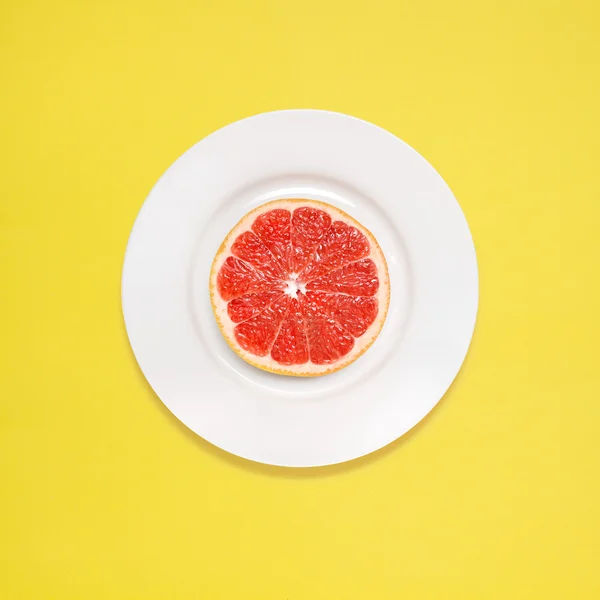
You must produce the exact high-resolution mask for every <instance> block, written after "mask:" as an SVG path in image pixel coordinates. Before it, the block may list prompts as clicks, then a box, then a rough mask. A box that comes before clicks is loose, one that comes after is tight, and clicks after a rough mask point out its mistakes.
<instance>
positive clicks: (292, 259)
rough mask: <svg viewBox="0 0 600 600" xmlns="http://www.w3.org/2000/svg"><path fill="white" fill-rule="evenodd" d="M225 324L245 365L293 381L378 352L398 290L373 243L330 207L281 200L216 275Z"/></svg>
mask: <svg viewBox="0 0 600 600" xmlns="http://www.w3.org/2000/svg"><path fill="white" fill-rule="evenodd" d="M210 293H211V300H212V306H213V310H214V312H215V317H216V319H217V322H218V324H219V326H220V328H221V331H222V333H223V335H224V336H225V339H226V340H227V342H228V343H229V345H230V346H231V347H232V348H233V350H235V351H236V352H237V353H238V354H239V355H240V356H241V357H242V358H243V359H244V360H246V361H247V362H249V363H251V364H253V365H254V366H257V367H259V368H261V369H264V370H267V371H272V372H276V373H280V374H285V375H299V376H314V375H323V374H325V373H328V372H331V371H334V370H337V369H340V368H342V367H344V366H346V365H348V364H350V363H351V362H353V361H354V360H355V359H356V358H358V356H360V355H361V354H362V353H363V352H364V351H365V350H366V349H367V348H368V347H369V346H370V344H371V343H372V342H373V340H374V339H375V338H376V337H377V335H378V334H379V331H380V329H381V327H382V325H383V321H384V320H385V315H386V312H387V306H388V302H389V282H388V274H387V266H386V262H385V258H384V257H383V254H382V252H381V249H380V248H379V245H378V244H377V241H376V240H375V238H374V237H373V235H372V234H371V233H370V232H369V231H368V230H366V229H365V228H364V227H363V226H362V225H360V224H359V223H358V222H356V221H355V220H354V219H352V218H351V217H350V216H349V215H347V214H345V213H343V212H342V211H340V210H339V209H336V208H334V207H333V206H330V205H328V204H324V203H322V202H316V201H312V200H278V201H275V202H270V203H268V204H266V205H263V206H261V207H259V208H258V209H255V210H254V211H252V212H251V213H249V214H247V215H246V216H245V217H244V218H243V219H242V220H241V221H240V222H239V223H238V224H237V225H236V227H234V229H233V230H232V231H231V232H230V234H229V235H228V236H227V238H226V239H225V241H224V242H223V245H222V246H221V248H220V250H219V252H218V253H217V256H216V257H215V261H214V263H213V268H212V270H211V280H210Z"/></svg>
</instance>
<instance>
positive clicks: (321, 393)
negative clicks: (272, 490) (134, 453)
mask: <svg viewBox="0 0 600 600" xmlns="http://www.w3.org/2000/svg"><path fill="white" fill-rule="evenodd" d="M277 198H310V199H314V200H321V201H323V202H327V203H329V204H333V205H335V206H338V207H339V208H341V209H343V210H344V211H346V212H347V213H349V214H350V215H352V216H353V217H354V218H356V219H357V220H358V221H359V222H360V223H362V224H363V225H364V226H365V227H367V228H368V229H369V230H370V231H372V232H373V234H374V235H375V237H376V238H377V240H378V241H379V243H380V245H381V248H382V250H383V252H384V254H385V256H386V258H387V261H388V267H389V275H390V285H391V300H390V307H389V312H388V316H387V319H386V322H385V325H384V327H383V330H382V332H381V334H380V335H379V337H378V339H377V340H376V342H375V343H374V344H373V346H372V347H371V348H370V349H369V350H368V351H367V352H366V353H365V354H364V355H363V356H362V357H361V358H359V359H358V360H357V361H356V362H355V363H353V364H352V365H350V366H349V367H347V368H345V369H342V370H341V371H338V372H337V373H333V374H331V375H326V376H323V377H316V378H309V379H303V378H296V377H284V376H278V375H273V374H271V373H267V372H265V371H260V370H258V369H256V368H254V367H252V366H250V365H248V364H247V363H245V362H244V361H242V360H241V359H240V358H239V357H238V356H237V355H236V354H235V353H234V352H233V351H231V349H230V348H229V347H228V346H227V343H226V342H225V340H224V339H223V337H222V335H221V333H220V331H219V329H218V327H217V325H216V323H215V320H214V317H213V314H212V310H211V306H210V299H209V293H208V278H209V271H210V266H211V263H212V260H213V257H214V255H215V253H216V251H217V249H218V248H219V245H220V244H221V242H222V241H223V239H224V238H225V236H226V235H227V233H228V231H229V230H230V229H231V228H232V227H233V225H235V223H237V222H238V221H239V219H240V218H241V217H242V216H243V215H244V214H246V213H247V212H248V211H249V210H251V209H253V208H255V207H256V206H258V205H260V204H263V203H265V202H268V201H269V200H274V199H277ZM122 297H123V314H124V317H125V325H126V328H127V333H128V335H129V339H130V342H131V346H132V348H133V351H134V354H135V356H136V358H137V361H138V363H139V365H140V367H141V369H142V371H143V372H144V375H145V376H146V378H147V379H148V381H149V383H150V385H151V386H152V388H153V389H154V391H155V392H156V393H157V395H158V396H159V397H160V399H161V400H162V401H163V402H164V403H165V404H166V406H167V407H168V408H169V409H170V410H171V411H172V412H173V413H174V414H175V416H176V417H178V418H179V419H180V420H181V421H182V422H183V423H185V425H187V426H188V427H189V428H190V429H192V430H193V431H195V432H196V433H197V434H199V435H201V436H202V437H203V438H205V439H206V440H208V441H209V442H211V443H213V444H215V445H216V446H219V447H220V448H222V449H224V450H227V451H228V452H231V453H233V454H237V455H238V456H242V457H244V458H248V459H251V460H254V461H259V462H263V463H268V464H273V465H282V466H293V467H307V466H320V465H329V464H334V463H339V462H343V461H347V460H351V459H353V458H357V457H359V456H362V455H364V454H368V453H369V452H373V451H374V450H377V449H379V448H381V447H383V446H385V445H386V444H389V443H390V442H392V441H393V440H395V439H396V438H398V437H399V436H401V435H402V434H404V433H405V432H406V431H408V430H409V429H411V428H412V427H413V426H414V425H416V424H417V423H418V422H419V421H420V420H421V419H422V418H423V417H424V416H425V415H426V414H427V413H428V412H429V411H430V410H431V409H432V408H433V407H434V406H435V404H436V403H437V402H438V401H439V400H440V398H441V397H442V396H443V394H444V393H445V392H446V390H447V389H448V387H449V386H450V384H451V383H452V380H453V379H454V377H455V376H456V374H457V373H458V370H459V369H460V366H461V364H462V362H463V360H464V358H465V355H466V353H467V349H468V347H469V343H470V340H471V336H472V334H473V328H474V326H475V318H476V314H477V302H478V276H477V262H476V257H475V249H474V246H473V241H472V239H471V235H470V233H469V228H468V226H467V223H466V220H465V217H464V215H463V213H462V211H461V209H460V207H459V205H458V203H457V202H456V200H455V198H454V196H453V195H452V192H451V191H450V189H449V188H448V186H447V185H446V184H445V183H444V181H443V180H442V178H441V177H440V176H439V175H438V174H437V173H436V172H435V170H434V169H433V168H432V167H431V166H430V165H429V163H427V162H426V161H425V160H424V159H423V158H422V157H421V156H420V155H419V154H418V153H417V152H415V151H414V150H413V149H412V148H410V147H409V146H407V145H406V144H405V143H404V142H402V141H401V140H399V139H398V138H396V137H395V136H393V135H391V134H390V133H388V132H386V131H385V130H383V129H381V128H379V127H376V126H375V125H372V124H370V123H366V122H365V121H361V120H359V119H355V118H353V117H349V116H346V115H342V114H338V113H332V112H325V111H314V110H291V111H280V112H272V113H265V114H261V115H257V116H254V117H250V118H248V119H244V120H242V121H238V122H237V123H233V124H231V125H228V126H227V127H224V128H223V129H220V130H218V131H216V132H215V133H213V134H211V135H209V136H208V137H207V138H205V139H204V140H202V141H201V142H199V143H198V144H196V145H195V146H194V147H193V148H191V149H190V150H188V151H187V152H186V153H185V154H184V155H183V156H182V157H181V158H179V159H178V160H177V161H176V162H175V163H174V164H173V165H172V166H171V167H170V168H169V170H168V171H167V172H166V173H165V174H164V175H163V177H162V178H161V179H160V180H159V181H158V183H157V184H156V185H155V187H154V189H153V190H152V192H151V193H150V195H149V196H148V198H147V200H146V202H145V203H144V205H143V207H142V209H141V211H140V214H139V215H138V218H137V220H136V222H135V225H134V227H133V231H132V232H131V237H130V239H129V244H128V246H127V252H126V256H125V265H124V268H123V282H122Z"/></svg>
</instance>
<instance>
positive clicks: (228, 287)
mask: <svg viewBox="0 0 600 600" xmlns="http://www.w3.org/2000/svg"><path fill="white" fill-rule="evenodd" d="M284 287H285V286H284V285H283V283H282V282H281V281H279V280H277V279H274V278H273V277H271V276H269V275H268V274H266V273H262V272H260V271H257V270H256V269H255V268H254V267H252V265H250V264H249V263H247V262H245V261H243V260H240V259H239V258H236V257H234V256H229V257H228V258H227V260H226V261H225V262H224V263H223V266H222V267H221V269H220V271H219V274H218V275H217V288H218V291H219V294H220V295H221V298H223V300H225V301H229V300H233V299H234V298H237V297H238V296H243V295H245V294H252V293H254V294H256V293H260V292H270V291H273V290H274V289H282V290H283V289H284Z"/></svg>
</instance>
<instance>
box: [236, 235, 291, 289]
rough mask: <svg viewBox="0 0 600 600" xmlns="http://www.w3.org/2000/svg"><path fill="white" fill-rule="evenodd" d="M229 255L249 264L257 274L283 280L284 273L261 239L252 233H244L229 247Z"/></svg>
mask: <svg viewBox="0 0 600 600" xmlns="http://www.w3.org/2000/svg"><path fill="white" fill-rule="evenodd" d="M231 253H232V254H233V255H234V256H237V257H238V258H240V259H241V260H243V261H245V262H247V263H249V264H251V265H252V266H253V267H254V268H255V269H256V270H257V271H258V272H259V273H264V274H265V275H267V276H270V277H273V278H276V279H285V274H286V271H284V270H283V269H282V268H281V266H280V265H279V263H278V262H277V261H276V260H275V257H274V256H273V254H272V253H271V251H270V250H269V249H268V248H267V246H266V245H265V244H264V243H263V242H262V241H261V239H260V238H259V237H258V236H257V235H256V234H255V233H253V232H252V231H246V232H244V233H242V235H240V236H238V238H237V239H236V240H235V242H233V244H232V245H231Z"/></svg>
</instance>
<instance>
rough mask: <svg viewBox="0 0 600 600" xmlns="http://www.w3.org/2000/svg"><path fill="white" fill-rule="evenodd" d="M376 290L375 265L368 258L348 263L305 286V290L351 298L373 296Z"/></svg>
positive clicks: (377, 282) (377, 279) (377, 285)
mask: <svg viewBox="0 0 600 600" xmlns="http://www.w3.org/2000/svg"><path fill="white" fill-rule="evenodd" d="M378 288H379V278H378V277H377V265H376V264H375V263H374V262H373V261H372V260H371V259H370V258H365V259H364V260H358V261H356V262H352V263H349V264H347V265H346V266H344V267H342V268H340V269H337V270H336V271H331V272H330V273H327V274H326V275H323V276H322V277H318V278H317V279H313V280H312V281H309V282H308V283H307V284H306V289H307V290H316V291H320V292H337V293H340V294H349V295H351V296H373V295H374V294H375V293H376V292H377V289H378Z"/></svg>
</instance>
